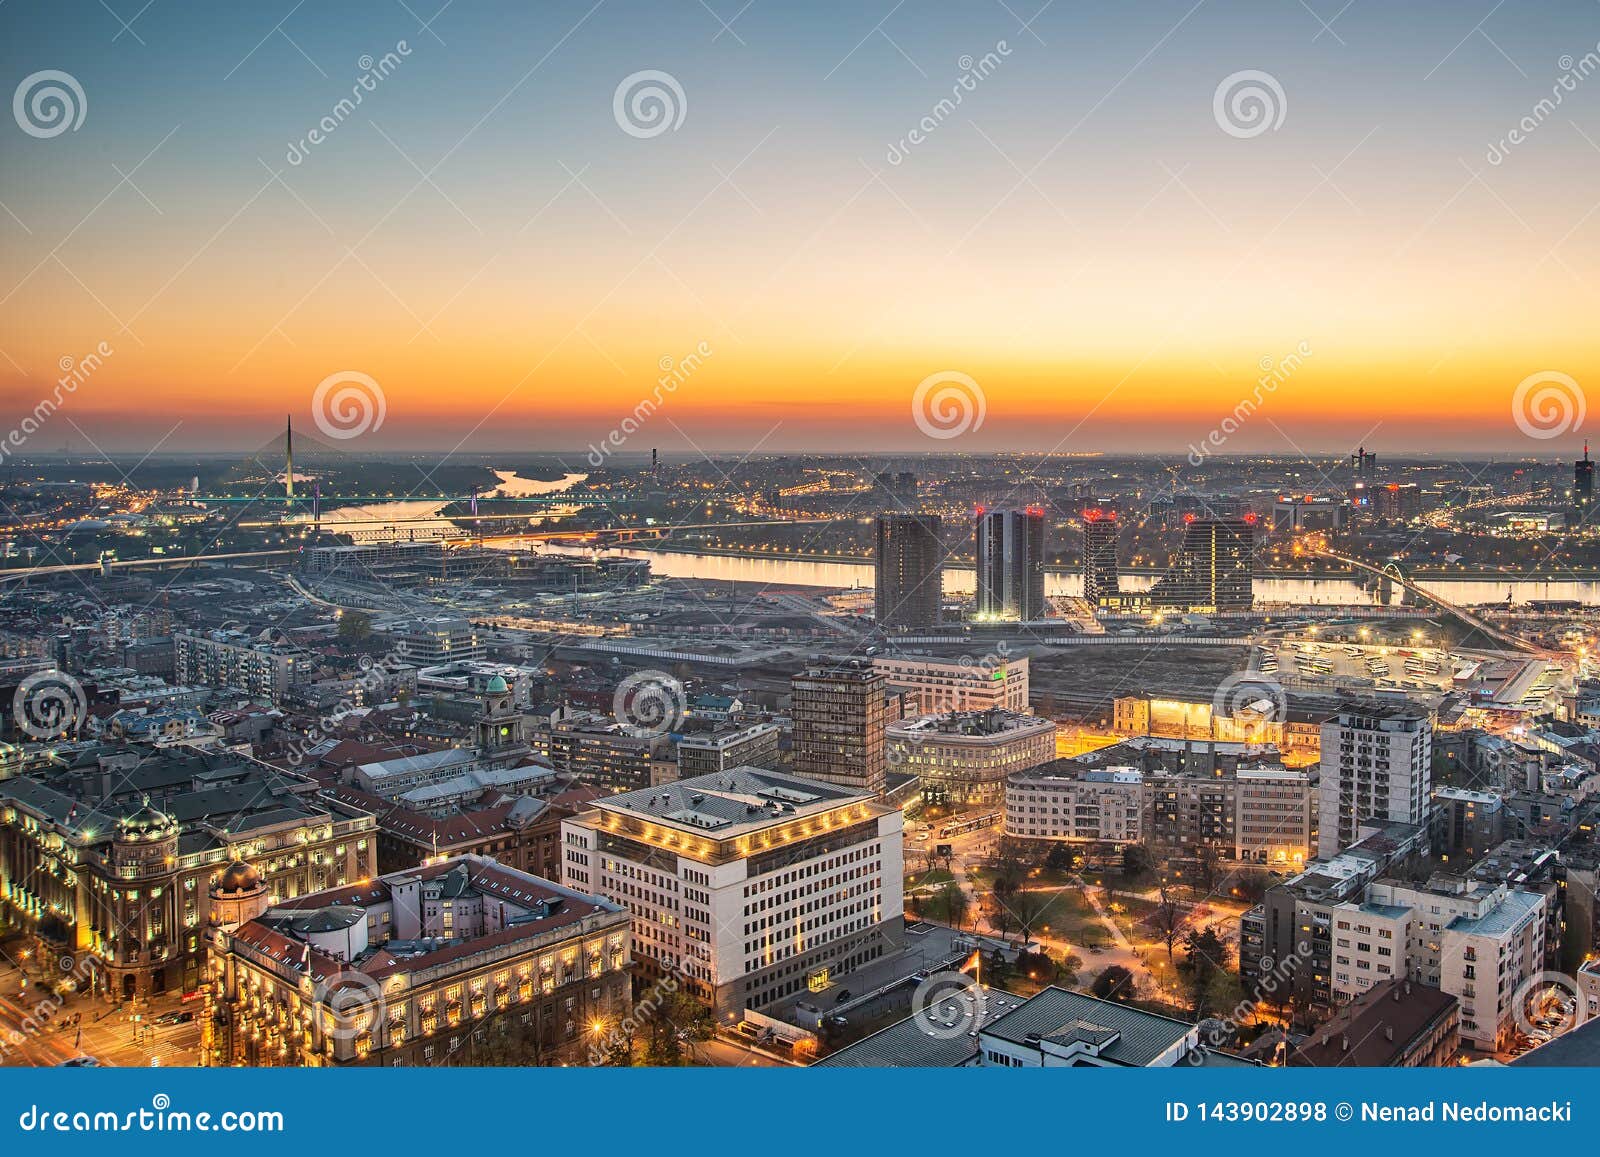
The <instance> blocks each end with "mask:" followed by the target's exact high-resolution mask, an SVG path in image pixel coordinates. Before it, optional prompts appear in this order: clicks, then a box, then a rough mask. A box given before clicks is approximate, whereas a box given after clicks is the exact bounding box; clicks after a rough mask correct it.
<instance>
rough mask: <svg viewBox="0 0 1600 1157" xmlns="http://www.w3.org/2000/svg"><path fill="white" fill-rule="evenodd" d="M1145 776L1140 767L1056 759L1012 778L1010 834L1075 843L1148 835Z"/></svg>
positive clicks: (1126, 840)
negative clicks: (1094, 765) (1092, 765)
mask: <svg viewBox="0 0 1600 1157" xmlns="http://www.w3.org/2000/svg"><path fill="white" fill-rule="evenodd" d="M1144 810H1145V809H1144V777H1143V775H1142V773H1141V772H1140V771H1139V770H1138V768H1134V767H1104V768H1086V767H1084V766H1083V765H1081V764H1079V763H1076V762H1074V761H1072V760H1068V759H1060V760H1055V761H1054V762H1052V763H1048V764H1045V765H1044V766H1043V767H1038V768H1035V769H1034V770H1032V771H1025V772H1018V773H1016V774H1014V775H1011V776H1009V777H1008V778H1007V779H1006V820H1005V823H1006V835H1008V836H1014V837H1017V838H1019V839H1030V840H1062V841H1067V842H1071V843H1115V844H1136V843H1138V842H1139V841H1140V840H1141V839H1143V838H1144V826H1143V817H1144Z"/></svg>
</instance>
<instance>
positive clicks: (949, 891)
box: [939, 880, 970, 928]
mask: <svg viewBox="0 0 1600 1157" xmlns="http://www.w3.org/2000/svg"><path fill="white" fill-rule="evenodd" d="M939 904H940V906H941V907H942V908H943V909H944V911H945V914H946V915H947V916H948V917H949V920H950V923H951V924H952V925H953V926H954V927H956V928H960V927H961V926H962V925H963V924H965V923H966V920H967V909H968V907H970V902H969V901H968V900H967V894H966V893H965V892H963V891H962V890H961V885H960V884H958V883H956V882H955V881H954V880H951V881H950V882H949V883H948V884H946V885H945V886H944V887H943V888H940V889H939Z"/></svg>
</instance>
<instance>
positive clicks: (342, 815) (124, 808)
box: [0, 745, 378, 1000]
mask: <svg viewBox="0 0 1600 1157" xmlns="http://www.w3.org/2000/svg"><path fill="white" fill-rule="evenodd" d="M377 843H378V840H377V824H376V820H375V819H374V818H373V817H372V816H371V815H370V814H368V813H366V812H362V811H359V810H357V809H354V808H348V807H345V806H343V805H341V804H340V803H338V802H337V801H335V800H329V799H326V798H323V797H320V796H319V795H318V785H317V784H316V783H314V782H313V781H311V780H309V779H306V778H304V777H301V776H296V775H292V774H289V773H286V772H283V771H280V770H278V769H276V768H271V767H268V766H266V765H264V764H262V763H259V762H257V761H255V760H252V759H250V758H248V757H246V756H240V755H236V754H233V753H216V752H195V751H189V750H180V749H176V748H166V749H156V748H154V747H146V746H142V745H133V746H123V745H108V746H94V747H86V748H84V749H82V750H77V751H72V752H69V753H67V754H66V755H64V756H63V757H62V758H60V759H58V760H56V761H54V762H52V763H51V764H49V765H48V766H46V767H43V768H38V769H35V770H33V771H31V772H29V773H28V774H25V775H18V776H15V777H13V778H11V779H8V780H6V781H4V782H0V917H3V918H4V919H5V921H6V922H8V923H10V924H14V925H17V926H19V927H21V928H22V929H23V930H24V931H25V932H26V933H27V934H28V935H30V936H31V937H32V938H33V940H34V942H35V947H36V948H37V950H38V952H39V955H40V958H41V959H44V960H57V961H60V960H64V958H66V957H68V956H71V957H73V958H74V959H75V960H82V959H85V958H88V957H93V958H94V959H96V960H97V961H98V962H99V967H97V968H95V969H94V970H93V977H94V982H93V983H94V987H95V989H96V990H97V991H98V992H100V993H101V994H102V995H104V996H106V997H107V998H110V999H116V1000H127V999H135V998H144V997H148V996H151V995H154V994H156V993H161V992H170V991H174V990H177V991H182V992H191V991H196V990H198V989H199V987H200V985H201V982H202V980H203V979H204V976H205V959H206V952H207V938H206V930H207V928H208V927H209V926H210V925H211V923H212V920H213V915H214V913H213V904H214V903H217V904H223V905H224V907H223V908H222V909H221V911H222V913H223V914H226V913H227V912H228V911H231V909H229V908H227V907H226V904H227V903H228V902H229V901H230V900H231V899H235V898H236V897H235V893H237V891H238V885H239V882H240V881H239V877H238V876H237V874H235V875H232V876H229V873H230V872H236V870H235V869H234V868H233V867H232V865H233V864H234V862H235V861H244V862H248V863H249V864H250V865H253V867H252V868H251V871H252V872H254V873H255V876H256V880H257V883H258V884H259V886H260V887H261V888H262V890H263V892H264V895H265V896H266V897H267V898H268V899H269V900H272V901H274V902H276V901H286V900H293V899H295V898H296V897H299V896H303V895H305V894H307V893H310V892H317V891H321V890H324V889H327V888H331V887H339V886H343V885H348V884H351V883H353V882H355V881H357V880H362V879H369V878H371V877H372V876H374V875H376V872H377ZM224 877H227V878H228V884H227V887H225V888H223V889H222V890H221V891H220V892H219V891H216V890H214V888H213V884H214V882H215V883H221V882H222V881H223V878H224Z"/></svg>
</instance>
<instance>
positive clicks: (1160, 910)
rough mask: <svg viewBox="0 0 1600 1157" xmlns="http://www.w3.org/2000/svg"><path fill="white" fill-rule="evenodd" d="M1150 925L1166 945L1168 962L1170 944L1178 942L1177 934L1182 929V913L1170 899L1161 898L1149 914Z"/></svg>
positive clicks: (1170, 956)
mask: <svg viewBox="0 0 1600 1157" xmlns="http://www.w3.org/2000/svg"><path fill="white" fill-rule="evenodd" d="M1150 927H1152V928H1154V929H1155V933H1156V936H1157V937H1159V938H1160V940H1161V942H1162V943H1163V944H1165V945H1166V946H1167V960H1168V961H1169V962H1170V961H1171V960H1172V946H1173V945H1174V944H1176V943H1177V942H1178V935H1179V933H1181V932H1182V931H1183V913H1182V912H1181V911H1179V909H1178V906H1177V905H1176V904H1174V903H1172V901H1170V900H1163V901H1162V902H1161V903H1160V904H1158V905H1156V910H1155V911H1154V912H1152V913H1151V914H1150Z"/></svg>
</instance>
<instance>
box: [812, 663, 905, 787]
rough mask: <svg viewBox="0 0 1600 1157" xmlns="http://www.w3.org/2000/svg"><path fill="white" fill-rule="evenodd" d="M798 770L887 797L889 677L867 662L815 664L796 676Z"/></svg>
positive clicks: (830, 781) (825, 781) (816, 778)
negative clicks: (885, 741)
mask: <svg viewBox="0 0 1600 1157" xmlns="http://www.w3.org/2000/svg"><path fill="white" fill-rule="evenodd" d="M789 687H790V705H789V715H790V717H791V718H792V719H793V720H794V733H793V735H792V737H791V750H792V754H793V761H792V762H793V767H794V771H795V774H796V775H800V776H804V777H806V778H808V779H814V780H819V781H821V782H823V783H832V784H838V785H840V786H842V787H848V788H860V789H863V790H866V791H869V792H871V793H872V794H873V795H877V796H881V795H882V794H883V790H884V786H885V777H886V776H887V774H888V760H887V758H886V755H885V751H884V729H885V728H886V727H887V725H888V723H889V722H890V719H889V715H890V708H889V701H888V681H887V680H886V679H885V678H884V676H883V675H882V673H880V672H878V671H876V670H875V669H874V668H873V667H872V666H870V665H869V664H866V663H862V662H857V661H851V662H848V663H839V664H834V665H830V666H826V667H813V668H811V669H810V670H808V671H806V672H804V673H803V674H800V675H796V676H795V677H794V678H793V679H792V680H790V684H789Z"/></svg>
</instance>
